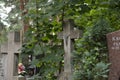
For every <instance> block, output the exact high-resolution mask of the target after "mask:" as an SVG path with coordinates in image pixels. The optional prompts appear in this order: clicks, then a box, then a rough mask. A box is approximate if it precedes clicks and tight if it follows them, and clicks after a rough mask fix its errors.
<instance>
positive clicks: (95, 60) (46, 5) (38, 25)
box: [7, 0, 120, 80]
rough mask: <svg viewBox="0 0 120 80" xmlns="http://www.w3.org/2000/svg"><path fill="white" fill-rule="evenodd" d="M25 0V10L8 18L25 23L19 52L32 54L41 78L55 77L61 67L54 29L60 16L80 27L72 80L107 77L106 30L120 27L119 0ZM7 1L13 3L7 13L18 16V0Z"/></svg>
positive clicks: (103, 79) (59, 45)
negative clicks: (23, 13) (80, 32)
mask: <svg viewBox="0 0 120 80" xmlns="http://www.w3.org/2000/svg"><path fill="white" fill-rule="evenodd" d="M26 1H27V2H26V4H25V10H26V11H27V13H26V14H25V15H22V17H18V16H14V15H13V16H14V17H12V19H13V20H12V21H16V19H17V20H18V22H20V20H21V19H22V20H25V21H26V22H28V23H29V29H28V30H27V32H26V33H25V39H24V43H23V47H22V49H21V50H22V54H32V55H34V56H36V59H35V60H34V61H33V62H32V63H33V64H35V65H36V66H37V67H39V69H40V70H39V75H40V76H41V77H42V80H56V79H57V77H58V76H59V75H60V73H61V71H62V69H63V65H64V64H63V55H64V51H63V45H62V41H61V40H59V39H57V33H58V32H60V31H62V27H64V26H62V22H63V20H64V19H73V20H74V21H75V27H76V28H78V29H81V30H82V31H83V36H82V38H81V39H78V40H75V50H74V51H73V55H74V57H73V64H72V65H73V66H74V80H107V77H108V71H109V69H108V66H109V65H110V64H109V61H108V49H107V42H106V34H107V33H109V32H112V31H115V30H118V29H119V28H120V25H119V24H120V14H119V13H120V6H119V3H120V0H26ZM11 2H12V3H11V4H10V5H15V6H17V7H15V8H14V9H13V11H11V13H12V14H13V12H15V13H14V14H18V15H19V16H20V14H21V13H18V12H17V10H18V11H19V12H20V9H19V4H20V2H19V1H14V0H13V1H11ZM14 3H15V4H14ZM7 4H8V3H7ZM16 4H17V5H16ZM23 12H24V10H23ZM11 13H10V14H11ZM9 17H10V16H9ZM10 20H11V18H10ZM15 23H16V22H15ZM15 23H12V24H15ZM17 26H18V25H17ZM19 26H22V25H19Z"/></svg>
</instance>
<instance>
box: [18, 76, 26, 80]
mask: <svg viewBox="0 0 120 80" xmlns="http://www.w3.org/2000/svg"><path fill="white" fill-rule="evenodd" d="M18 80H26V78H25V77H24V76H22V77H18Z"/></svg>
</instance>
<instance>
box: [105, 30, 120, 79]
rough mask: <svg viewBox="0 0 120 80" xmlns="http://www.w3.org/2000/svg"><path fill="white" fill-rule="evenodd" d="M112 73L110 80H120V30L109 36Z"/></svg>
mask: <svg viewBox="0 0 120 80" xmlns="http://www.w3.org/2000/svg"><path fill="white" fill-rule="evenodd" d="M107 43H108V50H109V61H110V63H111V65H110V67H109V68H110V71H109V78H108V80H120V30H118V31H115V32H111V33H108V34H107Z"/></svg>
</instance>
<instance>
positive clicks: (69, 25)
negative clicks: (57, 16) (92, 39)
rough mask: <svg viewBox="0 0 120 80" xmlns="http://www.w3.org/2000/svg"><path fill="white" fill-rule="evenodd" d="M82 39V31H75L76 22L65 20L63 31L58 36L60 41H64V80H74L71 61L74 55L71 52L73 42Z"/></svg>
mask: <svg viewBox="0 0 120 80" xmlns="http://www.w3.org/2000/svg"><path fill="white" fill-rule="evenodd" d="M79 37H80V31H79V30H77V29H76V30H74V22H73V20H65V21H64V25H63V31H62V32H60V33H59V34H58V38H59V39H63V40H64V41H63V42H64V51H65V54H64V73H63V74H64V77H63V78H62V80H72V66H71V60H72V55H71V52H72V50H73V42H72V40H73V39H75V38H79Z"/></svg>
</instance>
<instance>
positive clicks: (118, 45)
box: [111, 36, 120, 50]
mask: <svg viewBox="0 0 120 80" xmlns="http://www.w3.org/2000/svg"><path fill="white" fill-rule="evenodd" d="M112 42H113V43H112V47H111V49H113V50H120V37H115V36H113V37H112Z"/></svg>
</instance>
